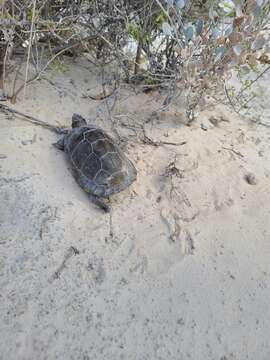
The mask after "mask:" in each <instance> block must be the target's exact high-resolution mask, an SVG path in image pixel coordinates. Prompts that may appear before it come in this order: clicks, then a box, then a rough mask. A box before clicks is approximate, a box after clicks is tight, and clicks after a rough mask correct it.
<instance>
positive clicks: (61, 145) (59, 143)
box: [53, 136, 65, 151]
mask: <svg viewBox="0 0 270 360" xmlns="http://www.w3.org/2000/svg"><path fill="white" fill-rule="evenodd" d="M64 139H65V137H64V136H63V137H61V138H60V139H59V140H58V141H57V142H56V143H53V146H55V147H56V148H57V149H59V150H62V151H64V150H65V143H64Z"/></svg>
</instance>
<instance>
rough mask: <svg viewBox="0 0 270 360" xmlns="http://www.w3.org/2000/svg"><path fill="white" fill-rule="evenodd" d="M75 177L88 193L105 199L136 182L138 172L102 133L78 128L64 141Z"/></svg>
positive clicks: (113, 142)
mask: <svg viewBox="0 0 270 360" xmlns="http://www.w3.org/2000/svg"><path fill="white" fill-rule="evenodd" d="M64 150H65V152H66V153H67V155H68V157H69V159H70V161H71V164H72V167H73V170H74V176H75V178H76V180H77V182H78V183H79V185H80V186H81V187H82V188H83V189H84V190H85V191H86V192H88V193H91V194H93V195H96V196H98V197H107V196H110V195H112V194H115V193H118V192H120V191H122V190H124V189H125V188H126V187H128V186H129V185H130V184H131V183H132V182H133V181H134V180H136V176H137V171H136V169H135V167H134V165H133V164H132V162H131V161H130V160H129V159H128V158H127V157H126V155H125V154H124V153H123V152H122V150H121V149H120V148H119V147H118V146H117V145H116V144H115V141H114V140H113V139H112V138H111V137H110V136H109V135H108V134H106V133H105V132H104V131H103V130H102V129H100V128H96V127H93V126H81V127H78V128H74V129H72V130H70V132H69V133H68V134H67V135H65V138H64Z"/></svg>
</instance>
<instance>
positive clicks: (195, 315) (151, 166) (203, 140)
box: [0, 62, 270, 360]
mask: <svg viewBox="0 0 270 360" xmlns="http://www.w3.org/2000/svg"><path fill="white" fill-rule="evenodd" d="M89 66H90V65H89V64H87V63H85V62H78V64H77V65H76V66H73V67H70V68H69V70H68V71H67V73H65V74H62V75H60V74H54V75H53V74H51V73H48V74H47V79H48V80H49V81H44V80H42V81H38V82H36V83H34V84H32V85H31V86H30V87H29V88H28V93H27V98H26V99H25V101H18V102H17V104H16V108H17V109H18V110H21V111H24V112H26V113H28V114H32V115H34V116H36V117H38V118H40V119H43V120H47V121H48V122H50V123H51V124H57V125H65V126H69V125H70V122H71V115H72V113H73V112H79V113H81V114H82V115H84V116H85V117H86V118H87V119H89V121H92V122H93V123H95V124H98V125H100V126H102V127H104V128H105V129H107V130H108V131H110V132H111V133H112V134H113V135H114V136H116V135H117V134H119V135H120V137H121V138H122V139H123V141H122V145H121V146H123V147H124V148H125V151H126V153H127V154H128V156H129V157H130V159H132V160H133V162H134V164H135V165H136V168H137V170H138V179H137V181H136V183H134V184H133V185H132V186H131V187H130V188H129V189H127V190H126V191H124V192H122V193H120V194H118V195H116V196H114V197H113V198H112V207H113V211H112V216H111V218H110V215H107V214H103V213H102V212H101V211H100V210H99V209H97V208H96V207H95V205H93V204H92V203H91V202H89V199H88V198H87V196H86V195H85V193H84V192H83V191H82V190H81V189H80V188H79V187H78V185H77V184H76V183H75V181H74V179H73V178H72V175H71V173H70V170H69V165H68V163H67V162H66V159H65V155H64V154H63V153H62V152H60V151H58V150H57V149H55V148H54V147H53V146H52V145H51V144H52V143H53V142H55V141H56V140H57V135H55V134H54V133H51V132H50V131H48V130H46V129H43V128H40V127H37V126H34V125H32V124H29V123H26V122H22V121H21V120H18V119H16V118H12V117H8V116H6V115H4V114H3V113H0V119H1V121H0V144H1V145H0V146H1V147H0V289H1V291H0V359H1V360H30V359H31V360H32V359H33V360H34V359H40V360H45V359H52V360H56V359H61V360H67V359H68V360H69V359H74V360H90V359H91V360H93V359H98V360H99V359H106V360H107V359H111V360H120V359H128V360H152V359H153V360H158V359H162V360H169V359H170V360H174V359H175V360H182V359H183V360H186V359H192V360H212V359H213V360H242V359H243V360H244V359H251V360H253V359H258V360H269V359H270V340H269V339H270V321H269V320H270V307H269V304H270V282H269V280H270V261H269V259H270V241H269V240H270V222H269V218H270V185H269V176H270V151H269V150H270V129H269V128H267V127H265V126H260V125H256V124H254V123H253V124H252V123H250V122H248V121H245V120H242V119H240V118H239V117H237V116H236V115H235V114H234V113H233V112H232V111H231V110H230V109H225V108H224V107H221V106H220V107H218V108H216V109H212V110H206V111H204V112H202V113H201V114H200V116H199V118H198V119H197V120H196V121H195V122H194V123H193V124H192V126H190V127H187V126H185V125H183V118H182V115H181V112H180V111H176V110H171V111H169V112H166V113H164V114H162V115H160V116H157V117H155V116H151V113H152V112H153V110H155V108H157V107H158V101H159V99H158V97H159V95H158V94H148V95H141V94H139V95H137V96H135V95H134V94H133V93H132V92H131V91H130V90H129V89H127V88H121V89H119V90H118V92H117V96H118V101H117V102H116V104H115V105H114V106H113V99H110V100H109V101H108V102H106V101H93V100H90V99H87V98H84V97H83V96H82V95H83V94H85V93H87V92H89V93H90V92H91V94H96V93H98V92H99V91H100V75H99V74H98V73H97V71H96V70H95V69H91V68H90V71H89ZM264 84H265V83H264ZM264 86H266V85H264ZM88 89H90V90H88ZM268 94H269V88H268ZM265 104H266V105H265V106H267V105H268V110H267V107H266V109H264V111H265V114H266V115H267V116H269V106H270V105H269V100H268V104H267V102H266V103H265ZM111 107H112V110H111V111H112V113H113V114H114V124H113V123H112V121H111V119H110V116H109V113H108V108H111ZM146 120H147V123H146V125H145V134H146V136H147V137H148V138H150V139H152V140H153V141H156V142H160V141H161V142H176V143H182V142H185V144H182V145H166V144H163V143H159V146H153V144H147V143H145V142H144V141H143V132H142V124H143V123H145V121H146Z"/></svg>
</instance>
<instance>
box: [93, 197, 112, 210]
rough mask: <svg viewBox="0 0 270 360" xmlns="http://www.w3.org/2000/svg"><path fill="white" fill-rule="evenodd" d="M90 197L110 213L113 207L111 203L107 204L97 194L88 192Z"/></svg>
mask: <svg viewBox="0 0 270 360" xmlns="http://www.w3.org/2000/svg"><path fill="white" fill-rule="evenodd" d="M88 196H89V199H90V200H91V201H92V202H93V203H94V204H95V205H97V206H98V207H99V208H101V209H102V210H103V211H105V212H106V213H109V212H110V211H111V207H110V205H109V204H106V202H105V201H102V200H100V199H99V198H98V197H97V196H95V195H91V194H88Z"/></svg>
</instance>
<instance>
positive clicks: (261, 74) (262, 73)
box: [236, 65, 270, 99]
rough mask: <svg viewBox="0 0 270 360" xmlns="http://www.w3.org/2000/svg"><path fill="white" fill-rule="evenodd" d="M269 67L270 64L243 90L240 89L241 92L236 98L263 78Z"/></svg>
mask: <svg viewBox="0 0 270 360" xmlns="http://www.w3.org/2000/svg"><path fill="white" fill-rule="evenodd" d="M269 69H270V65H269V66H267V68H266V69H264V71H262V72H261V73H260V75H258V76H257V77H256V79H254V80H252V81H251V82H250V83H249V84H248V85H246V86H245V87H244V88H243V89H242V90H240V91H239V93H238V94H237V96H236V98H237V99H238V98H239V96H240V95H241V94H242V93H243V92H244V91H246V90H247V89H248V88H250V87H251V86H252V85H253V84H254V83H255V82H256V81H257V80H259V78H261V77H262V76H263V75H264V74H265V73H266V72H267V71H268V70H269Z"/></svg>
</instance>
